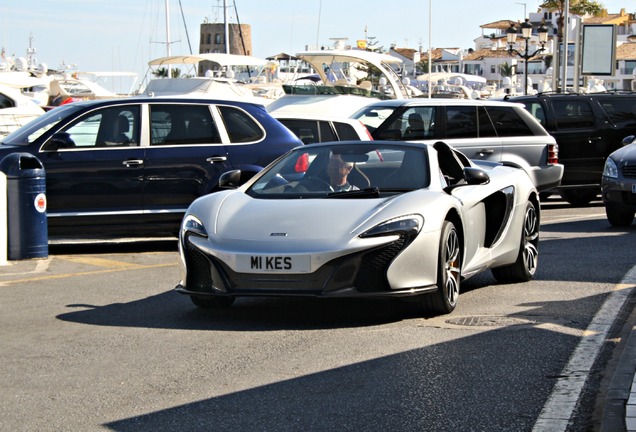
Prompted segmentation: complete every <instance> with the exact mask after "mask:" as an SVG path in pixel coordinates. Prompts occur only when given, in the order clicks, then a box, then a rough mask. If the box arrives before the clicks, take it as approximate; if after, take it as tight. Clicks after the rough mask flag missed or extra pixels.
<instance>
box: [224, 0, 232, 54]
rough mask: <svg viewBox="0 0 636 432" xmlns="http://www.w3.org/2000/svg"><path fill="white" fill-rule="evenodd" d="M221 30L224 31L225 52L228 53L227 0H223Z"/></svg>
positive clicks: (228, 25)
mask: <svg viewBox="0 0 636 432" xmlns="http://www.w3.org/2000/svg"><path fill="white" fill-rule="evenodd" d="M223 31H224V32H225V35H224V37H225V39H224V40H225V54H229V53H230V24H229V22H228V19H227V1H226V0H223Z"/></svg>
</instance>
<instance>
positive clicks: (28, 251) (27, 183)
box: [0, 153, 49, 260]
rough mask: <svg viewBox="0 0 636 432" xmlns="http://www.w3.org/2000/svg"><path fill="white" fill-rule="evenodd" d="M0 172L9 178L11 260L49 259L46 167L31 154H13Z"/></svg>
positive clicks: (7, 157) (8, 156) (4, 160)
mask: <svg viewBox="0 0 636 432" xmlns="http://www.w3.org/2000/svg"><path fill="white" fill-rule="evenodd" d="M0 171H2V172H3V173H4V174H5V175H6V177H7V244H8V250H7V257H8V258H9V259H10V260H21V259H29V258H46V257H48V255H49V244H48V242H49V235H48V226H47V222H46V202H47V201H46V175H45V173H44V165H42V162H40V160H39V159H38V158H36V157H35V156H33V155H32V154H30V153H11V154H9V155H7V156H5V157H4V158H3V159H2V161H0Z"/></svg>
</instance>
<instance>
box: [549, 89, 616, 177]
mask: <svg viewBox="0 0 636 432" xmlns="http://www.w3.org/2000/svg"><path fill="white" fill-rule="evenodd" d="M551 109H552V115H551V117H552V121H551V122H548V125H547V127H546V129H547V131H548V132H549V133H550V135H552V136H554V138H555V139H556V141H557V144H559V161H560V162H561V163H562V164H563V165H565V166H566V169H565V172H564V173H563V179H562V181H561V184H562V185H563V186H566V185H584V184H594V183H596V184H598V183H600V181H601V180H600V179H601V175H602V172H603V163H604V156H603V154H604V152H603V147H604V145H605V144H604V143H603V137H602V132H601V130H602V127H601V126H600V125H597V120H596V118H595V116H594V111H593V109H592V106H591V101H590V100H589V99H588V98H583V97H576V98H557V97H555V98H553V99H552V100H551Z"/></svg>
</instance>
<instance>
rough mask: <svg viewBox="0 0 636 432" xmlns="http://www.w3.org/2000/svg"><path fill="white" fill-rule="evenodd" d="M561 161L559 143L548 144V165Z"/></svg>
mask: <svg viewBox="0 0 636 432" xmlns="http://www.w3.org/2000/svg"><path fill="white" fill-rule="evenodd" d="M558 163H559V145H558V144H548V165H554V164H558Z"/></svg>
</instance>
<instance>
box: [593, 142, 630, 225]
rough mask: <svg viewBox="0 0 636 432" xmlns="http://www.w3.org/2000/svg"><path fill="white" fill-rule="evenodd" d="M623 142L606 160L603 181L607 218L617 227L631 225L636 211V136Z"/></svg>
mask: <svg viewBox="0 0 636 432" xmlns="http://www.w3.org/2000/svg"><path fill="white" fill-rule="evenodd" d="M623 144H625V146H624V147H622V148H620V149H618V150H616V151H615V152H613V153H612V154H611V155H609V157H608V158H607V160H606V161H605V168H604V169H603V181H602V183H601V185H602V196H603V204H604V205H605V213H606V214H607V220H608V221H609V223H610V224H612V225H613V226H617V227H626V226H630V225H631V224H632V222H633V221H634V213H635V212H636V136H634V135H631V136H628V137H627V138H625V139H624V140H623Z"/></svg>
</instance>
